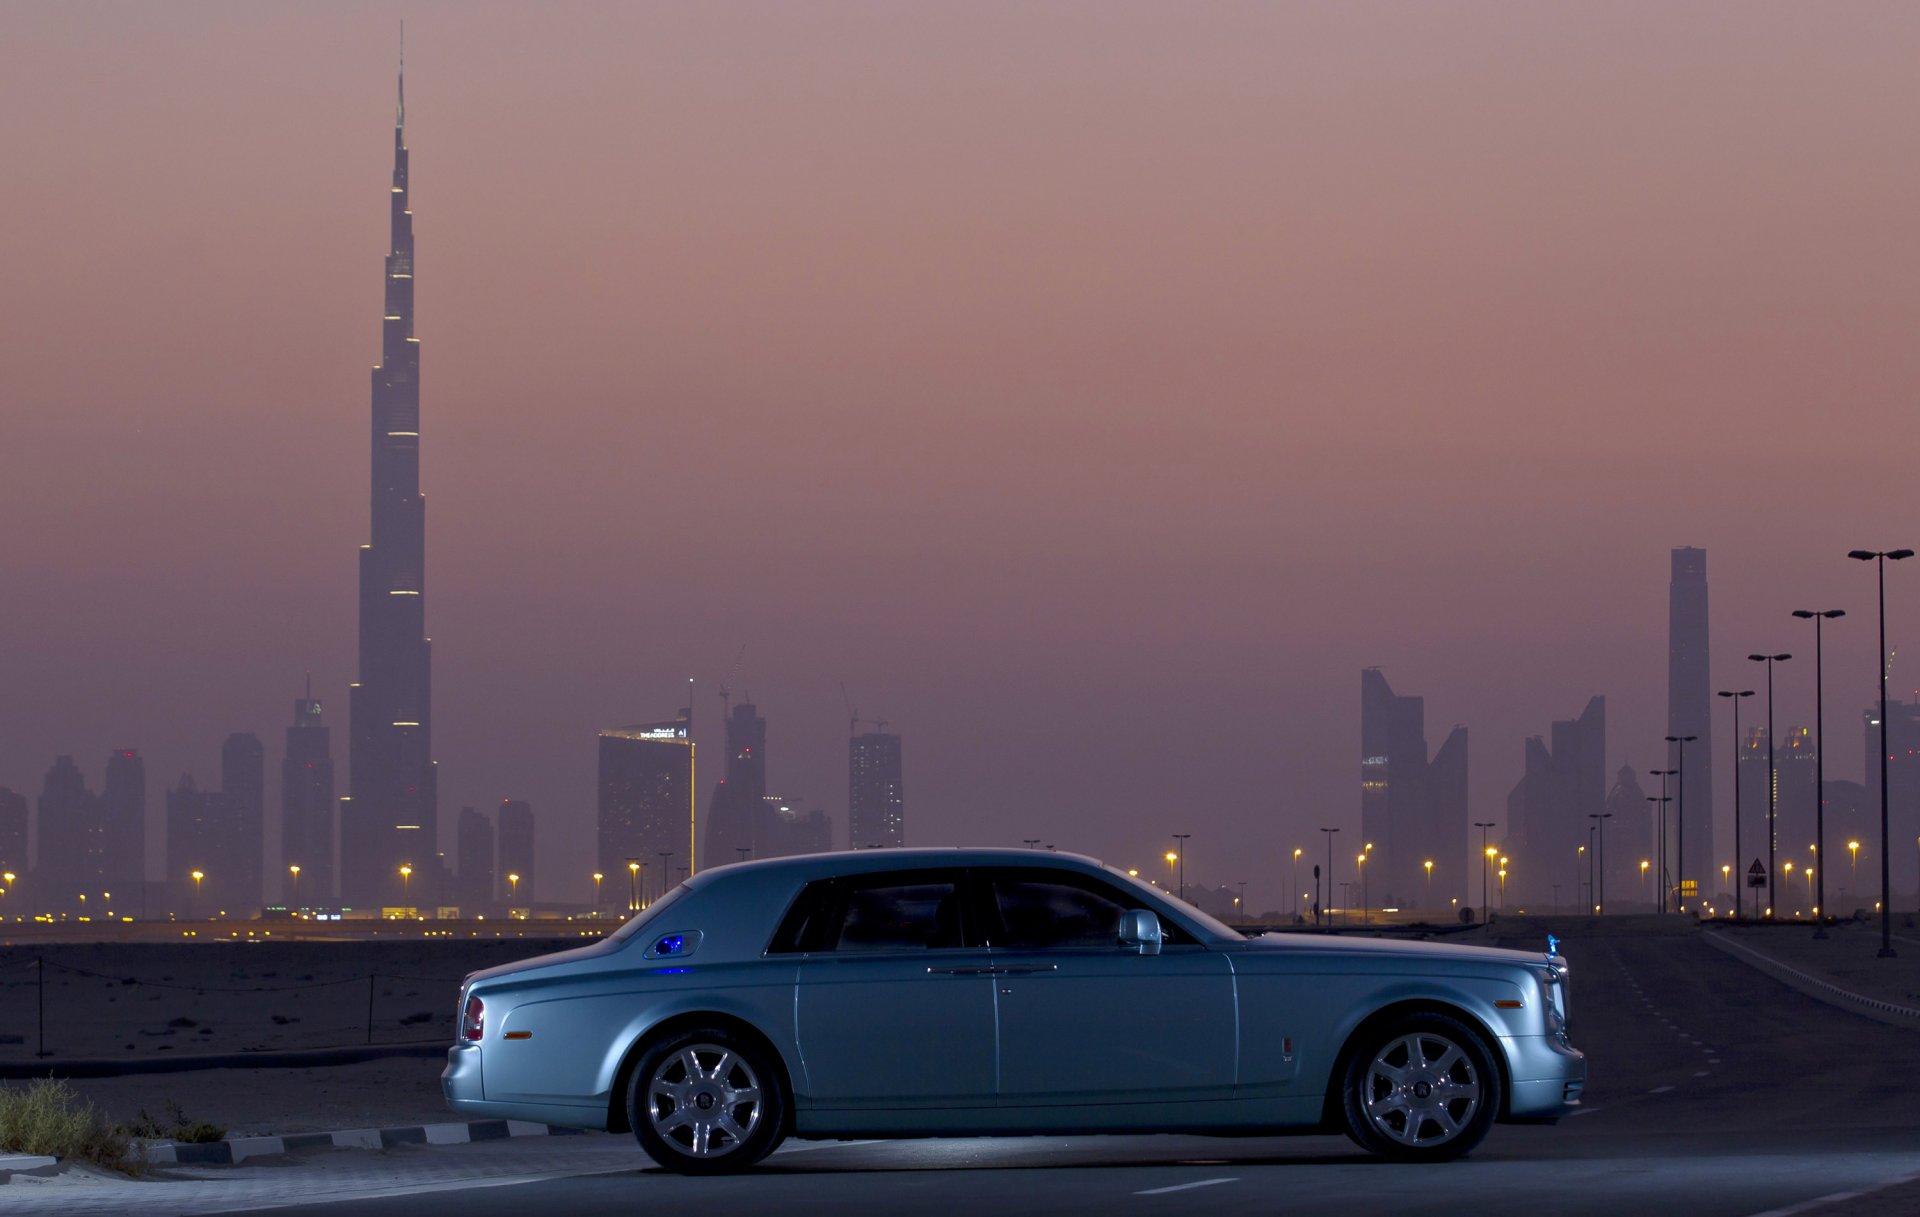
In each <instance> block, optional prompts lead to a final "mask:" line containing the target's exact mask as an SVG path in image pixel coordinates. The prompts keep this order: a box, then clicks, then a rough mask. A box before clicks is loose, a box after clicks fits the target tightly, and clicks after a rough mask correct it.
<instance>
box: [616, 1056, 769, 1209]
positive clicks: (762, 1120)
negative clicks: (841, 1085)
mask: <svg viewBox="0 0 1920 1217" xmlns="http://www.w3.org/2000/svg"><path fill="white" fill-rule="evenodd" d="M627 1121H628V1123H629V1125H630V1126H631V1127H632V1128H633V1135H634V1139H635V1140H637V1141H639V1142H640V1148H641V1149H644V1150H646V1151H647V1156H648V1157H649V1158H652V1159H653V1160H654V1161H655V1162H658V1163H659V1164H660V1165H661V1166H664V1167H666V1168H667V1169H668V1170H670V1171H674V1172H676V1173H678V1174H682V1175H724V1174H729V1173H731V1172H733V1171H739V1170H745V1169H746V1168H747V1167H749V1166H752V1165H753V1164H754V1163H755V1162H758V1161H759V1160H760V1159H762V1158H764V1157H766V1156H767V1155H768V1154H770V1153H772V1152H773V1150H774V1147H775V1146H777V1145H779V1144H780V1142H781V1140H782V1139H783V1138H784V1137H785V1136H786V1121H787V1088H786V1082H785V1075H784V1074H783V1073H782V1071H781V1068H780V1062H779V1060H778V1059H776V1058H775V1056H774V1054H773V1053H772V1052H770V1051H769V1050H768V1049H766V1048H765V1047H763V1046H762V1045H761V1044H760V1043H759V1042H758V1041H756V1040H752V1039H749V1038H748V1037H746V1036H743V1035H740V1034H739V1033H737V1032H733V1031H728V1030H725V1029H723V1028H720V1027H690V1028H687V1029H685V1030H681V1031H675V1032H673V1033H671V1034H669V1035H666V1036H662V1037H661V1038H660V1039H658V1040H656V1041H654V1042H653V1043H651V1044H649V1045H647V1047H646V1048H645V1049H644V1050H643V1051H642V1052H641V1053H640V1059H639V1060H638V1061H636V1062H635V1063H634V1067H633V1074H632V1076H631V1077H630V1078H629V1079H628V1082H627Z"/></svg>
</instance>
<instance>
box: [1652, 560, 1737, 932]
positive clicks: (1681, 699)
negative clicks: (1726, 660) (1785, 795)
mask: <svg viewBox="0 0 1920 1217" xmlns="http://www.w3.org/2000/svg"><path fill="white" fill-rule="evenodd" d="M1709 654H1710V652H1709V651H1708V649H1707V551H1706V550H1704V549H1694V548H1691V547H1689V546H1681V547H1680V548H1678V549H1676V550H1674V551H1673V574H1672V580H1671V582H1670V583H1669V584H1668V585H1667V734H1668V735H1676V736H1686V735H1691V736H1694V737H1695V740H1696V742H1694V743H1691V744H1688V745H1686V750H1685V756H1684V760H1685V764H1684V766H1682V763H1681V762H1682V759H1683V758H1682V753H1681V746H1680V745H1678V744H1668V745H1667V763H1666V765H1665V768H1667V769H1677V768H1683V767H1684V769H1685V770H1686V772H1685V775H1684V781H1685V789H1684V791H1683V790H1682V789H1681V787H1680V786H1679V785H1678V784H1675V785H1673V787H1672V789H1671V790H1670V791H1669V794H1670V795H1671V796H1672V798H1673V803H1672V804H1671V805H1670V806H1669V808H1668V810H1669V812H1670V814H1669V815H1668V816H1667V834H1668V836H1669V838H1671V839H1670V841H1669V843H1668V846H1667V848H1668V854H1667V858H1668V862H1669V865H1679V866H1684V868H1685V873H1684V874H1682V873H1678V872H1676V873H1675V874H1674V876H1673V881H1674V882H1675V883H1676V884H1681V883H1685V882H1686V881H1687V880H1696V881H1698V882H1699V883H1700V891H1701V892H1703V893H1704V892H1707V891H1709V890H1710V885H1709V884H1708V883H1707V882H1706V876H1707V874H1708V873H1709V872H1711V871H1716V870H1717V869H1718V867H1719V865H1720V855H1719V854H1717V853H1715V852H1714V846H1713V842H1714V835H1713V814H1714V813H1713V758H1714V755H1715V752H1716V749H1715V748H1714V745H1713V730H1712V728H1713V679H1712V675H1711V672H1710V670H1709V667H1708V656H1709ZM1742 810H1743V811H1744V810H1746V809H1745V808H1742ZM1682 834H1684V837H1683V835H1682ZM1688 904H1689V906H1691V904H1692V900H1691V898H1689V900H1688Z"/></svg>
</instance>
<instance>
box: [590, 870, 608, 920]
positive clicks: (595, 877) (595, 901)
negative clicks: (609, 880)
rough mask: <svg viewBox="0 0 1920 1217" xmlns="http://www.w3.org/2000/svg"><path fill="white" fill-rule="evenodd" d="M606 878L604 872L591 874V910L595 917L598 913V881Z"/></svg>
mask: <svg viewBox="0 0 1920 1217" xmlns="http://www.w3.org/2000/svg"><path fill="white" fill-rule="evenodd" d="M606 877H607V876H606V873H605V872H604V871H595V872H593V909H594V914H595V915H596V916H598V915H599V912H600V881H601V880H602V879H604V878H606Z"/></svg>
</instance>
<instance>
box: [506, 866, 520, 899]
mask: <svg viewBox="0 0 1920 1217" xmlns="http://www.w3.org/2000/svg"><path fill="white" fill-rule="evenodd" d="M519 898H520V872H519V871H511V872H509V873H508V875H507V900H508V901H509V902H512V901H514V900H518V899H519Z"/></svg>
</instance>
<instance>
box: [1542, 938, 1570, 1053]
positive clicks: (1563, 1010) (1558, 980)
mask: <svg viewBox="0 0 1920 1217" xmlns="http://www.w3.org/2000/svg"><path fill="white" fill-rule="evenodd" d="M1535 976H1536V977H1537V978H1538V979H1539V981H1540V1008H1541V1010H1542V1011H1544V1012H1545V1014H1546V1020H1547V1034H1549V1035H1554V1036H1558V1037H1559V1038H1560V1039H1561V1040H1565V1039H1566V1038H1567V998H1568V994H1567V989H1568V985H1567V963H1566V961H1565V960H1564V959H1560V958H1558V957H1557V956H1556V957H1555V958H1554V959H1553V960H1552V961H1551V962H1550V963H1548V965H1547V966H1546V967H1544V968H1542V969H1541V970H1540V971H1538V972H1536V973H1535Z"/></svg>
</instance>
